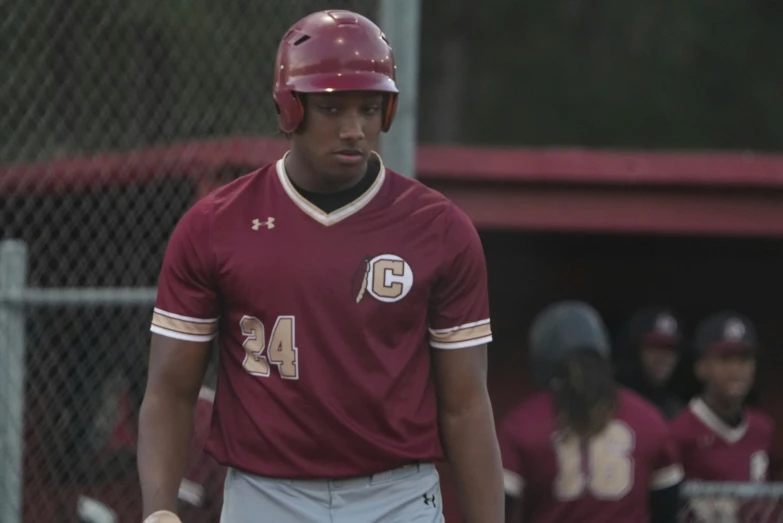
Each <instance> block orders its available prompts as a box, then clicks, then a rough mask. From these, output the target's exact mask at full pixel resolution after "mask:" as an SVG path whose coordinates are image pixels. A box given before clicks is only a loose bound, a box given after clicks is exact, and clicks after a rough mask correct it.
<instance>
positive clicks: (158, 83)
mask: <svg viewBox="0 0 783 523" xmlns="http://www.w3.org/2000/svg"><path fill="white" fill-rule="evenodd" d="M422 4H423V18H422V30H423V33H422V44H423V47H424V49H423V51H422V64H421V74H420V78H421V93H422V96H421V99H422V103H421V104H420V117H421V119H422V120H423V121H427V120H433V119H434V120H437V119H442V120H443V121H444V122H445V121H447V120H446V119H445V118H444V116H443V114H444V113H443V111H449V112H451V111H457V112H458V114H457V115H456V118H451V119H449V120H448V125H449V126H451V127H453V129H452V130H453V132H452V133H450V136H449V138H448V140H452V141H458V142H462V143H477V144H497V145H533V146H539V145H577V146H602V147H605V146H611V147H646V148H685V147H687V148H752V149H759V150H775V149H779V148H780V146H781V143H783V88H782V87H783V60H781V59H780V58H779V55H780V54H781V50H783V4H781V2H779V1H775V0H745V1H743V2H737V1H730V0H711V1H706V0H679V1H673V0H659V1H657V2H649V1H642V0H592V1H590V2H587V1H581V0H548V1H545V2H518V1H511V0H487V1H485V2H483V3H477V2H475V0H472V1H469V0H449V1H447V0H423V2H422ZM329 6H330V7H336V8H339V7H346V8H350V9H354V10H358V11H360V12H363V13H365V14H368V15H369V16H371V17H373V18H374V13H375V2H374V1H371V0H342V1H339V0H338V1H336V2H331V3H330V4H329ZM324 7H325V5H324V4H323V2H322V1H319V0H308V1H304V0H296V1H294V0H292V1H285V2H283V1H268V0H267V1H264V0H222V1H220V2H215V1H211V0H166V1H160V0H134V1H133V2H118V1H116V0H50V1H47V2H45V1H44V0H12V1H11V2H8V3H5V4H3V6H2V7H0V14H3V16H0V71H2V77H0V161H4V162H7V161H23V160H31V159H38V158H48V157H52V156H55V155H57V154H60V153H61V152H67V153H70V154H72V153H73V152H90V151H96V150H104V149H125V148H132V147H138V146H142V145H148V144H154V143H168V142H172V141H180V140H187V139H193V138H200V137H207V136H226V135H237V134H257V133H258V134H271V133H274V132H275V131H276V125H275V111H274V106H273V104H272V101H271V76H272V68H273V60H274V52H275V50H276V47H277V43H278V41H279V39H280V37H281V36H282V34H283V32H284V31H285V29H286V28H287V27H288V26H290V24H291V23H293V22H294V21H295V20H296V19H298V18H299V17H301V16H303V15H304V14H305V13H307V12H311V11H314V10H316V9H321V8H324ZM455 41H456V42H457V43H458V46H459V49H461V50H462V51H461V55H460V56H461V58H459V60H457V62H459V63H458V65H459V67H461V68H462V72H461V74H460V75H458V76H455V78H459V82H460V93H457V95H458V97H457V98H453V99H455V100H459V99H461V100H462V103H459V104H458V106H455V107H446V108H443V107H441V108H439V109H438V110H435V109H434V108H433V107H431V106H430V105H428V104H427V103H426V101H427V100H431V99H433V97H437V96H438V95H439V93H438V92H435V91H437V90H438V89H441V88H442V87H441V86H440V84H437V79H438V76H439V75H440V76H443V74H444V73H443V71H441V68H440V61H442V56H441V54H440V53H441V48H440V47H439V46H441V45H445V44H444V42H451V44H450V45H452V50H453V49H454V47H453V45H454V42H455ZM452 61H453V60H452ZM452 66H453V64H452ZM452 72H453V71H452ZM459 96H461V97H462V98H459ZM449 99H452V98H449ZM421 138H422V140H423V141H437V140H438V136H437V133H436V132H435V131H428V130H427V129H424V131H423V132H422V133H421Z"/></svg>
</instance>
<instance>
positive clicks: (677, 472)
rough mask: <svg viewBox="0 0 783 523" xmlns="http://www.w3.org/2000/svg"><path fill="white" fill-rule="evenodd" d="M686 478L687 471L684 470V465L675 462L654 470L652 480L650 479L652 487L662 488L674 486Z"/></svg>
mask: <svg viewBox="0 0 783 523" xmlns="http://www.w3.org/2000/svg"><path fill="white" fill-rule="evenodd" d="M684 478H685V472H684V471H683V469H682V466H681V465H679V464H677V463H675V464H673V465H669V466H668V467H664V468H662V469H658V470H656V471H655V472H653V475H652V480H651V481H650V489H651V490H661V489H665V488H669V487H673V486H674V485H676V484H677V483H679V482H681V481H682V480H683V479H684Z"/></svg>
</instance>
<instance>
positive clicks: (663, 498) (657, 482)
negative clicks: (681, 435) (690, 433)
mask: <svg viewBox="0 0 783 523" xmlns="http://www.w3.org/2000/svg"><path fill="white" fill-rule="evenodd" d="M655 414H656V423H655V428H656V429H657V430H656V431H655V432H656V434H657V437H656V438H655V441H657V442H658V448H657V449H656V453H655V455H654V457H653V467H652V468H653V473H652V477H651V478H650V494H649V506H650V523H676V522H677V521H678V514H679V512H680V503H681V502H680V485H681V484H682V481H683V479H684V473H683V469H682V464H681V463H680V457H679V451H678V449H677V444H676V443H675V439H674V436H673V435H672V434H671V432H670V430H669V427H668V426H667V425H666V422H665V421H664V420H663V418H661V417H660V416H658V413H657V412H656V413H655Z"/></svg>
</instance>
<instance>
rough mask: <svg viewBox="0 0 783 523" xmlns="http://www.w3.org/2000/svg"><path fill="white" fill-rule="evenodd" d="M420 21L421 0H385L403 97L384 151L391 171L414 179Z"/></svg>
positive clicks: (384, 17)
mask: <svg viewBox="0 0 783 523" xmlns="http://www.w3.org/2000/svg"><path fill="white" fill-rule="evenodd" d="M420 18H421V0H381V4H380V13H379V25H380V27H381V29H382V30H383V32H384V33H385V34H386V37H387V38H388V39H389V42H390V43H391V46H392V49H393V50H394V58H395V61H396V62H397V88H398V89H399V90H400V95H399V102H398V104H397V116H396V117H395V119H394V125H392V127H391V129H390V130H389V132H388V133H386V134H385V135H384V136H383V137H382V138H381V147H380V148H381V153H382V154H383V161H384V163H385V164H386V165H388V166H389V168H391V169H393V170H394V171H397V172H398V173H400V174H404V175H405V176H410V177H411V178H415V177H416V172H415V171H416V142H417V140H416V126H417V122H418V116H417V115H418V101H419V27H420Z"/></svg>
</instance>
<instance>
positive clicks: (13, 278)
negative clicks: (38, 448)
mask: <svg viewBox="0 0 783 523" xmlns="http://www.w3.org/2000/svg"><path fill="white" fill-rule="evenodd" d="M26 284H27V246H26V245H25V244H24V242H21V241H17V240H5V241H2V242H0V521H2V522H3V523H21V521H22V477H23V474H22V472H23V471H22V452H23V449H24V400H25V398H24V381H25V379H24V374H25V365H24V361H25V356H24V353H25V321H24V306H23V305H22V303H21V297H22V293H23V291H24V287H25V285H26Z"/></svg>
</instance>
